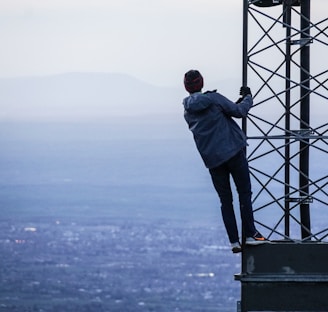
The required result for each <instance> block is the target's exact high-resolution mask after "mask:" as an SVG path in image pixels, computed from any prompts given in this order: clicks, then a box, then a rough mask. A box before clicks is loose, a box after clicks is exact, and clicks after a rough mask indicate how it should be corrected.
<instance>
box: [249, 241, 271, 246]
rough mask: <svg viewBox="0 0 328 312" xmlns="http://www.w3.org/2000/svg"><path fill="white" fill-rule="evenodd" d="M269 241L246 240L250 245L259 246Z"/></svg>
mask: <svg viewBox="0 0 328 312" xmlns="http://www.w3.org/2000/svg"><path fill="white" fill-rule="evenodd" d="M268 243H269V241H267V240H263V241H251V242H246V245H250V246H257V245H262V244H268Z"/></svg>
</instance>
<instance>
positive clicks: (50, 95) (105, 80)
mask: <svg viewBox="0 0 328 312" xmlns="http://www.w3.org/2000/svg"><path fill="white" fill-rule="evenodd" d="M185 95H186V94H185V91H184V90H183V88H181V89H179V88H166V87H158V86H154V85H151V84H148V83H146V82H143V81H140V80H138V79H136V78H133V77H131V76H128V75H123V74H111V73H67V74H60V75H53V76H44V77H24V78H8V79H4V78H3V79H0V120H16V119H18V120H22V119H23V120H35V119H37V120H38V119H41V120H49V119H50V120H57V119H59V120H63V119H64V120H71V119H72V120H78V119H99V118H107V117H115V116H141V115H154V114H155V115H163V114H165V115H175V114H182V106H181V101H182V98H183V97H184V96H185ZM180 116H181V115H180Z"/></svg>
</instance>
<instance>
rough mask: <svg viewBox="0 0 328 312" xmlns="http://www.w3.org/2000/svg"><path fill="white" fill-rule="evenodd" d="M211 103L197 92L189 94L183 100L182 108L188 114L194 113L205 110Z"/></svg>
mask: <svg viewBox="0 0 328 312" xmlns="http://www.w3.org/2000/svg"><path fill="white" fill-rule="evenodd" d="M211 104H212V101H211V100H210V98H209V97H207V96H206V95H205V94H203V93H201V92H198V93H194V94H191V95H190V96H188V97H186V98H185V99H184V100H183V106H184V108H185V110H186V111H187V112H189V113H196V112H200V111H203V110H205V109H207V108H208V107H209V106H210V105H211Z"/></svg>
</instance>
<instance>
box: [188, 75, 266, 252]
mask: <svg viewBox="0 0 328 312" xmlns="http://www.w3.org/2000/svg"><path fill="white" fill-rule="evenodd" d="M184 85H185V89H186V90H187V91H188V92H189V94H190V95H189V96H188V97H186V98H185V99H184V100H183V106H184V109H185V111H184V117H185V120H186V122H187V123H188V126H189V129H190V130H191V132H192V133H193V136H194V140H195V143H196V146H197V149H198V151H199V153H200V155H201V157H202V159H203V161H204V164H205V166H206V167H207V168H208V169H209V172H210V175H211V178H212V182H213V185H214V188H215V190H216V191H217V193H218V195H219V197H220V200H221V212H222V217H223V222H224V224H225V228H226V231H227V234H228V237H229V241H230V243H231V249H232V252H234V253H237V252H241V250H242V249H241V245H240V242H239V235H238V227H237V222H236V217H235V213H234V209H233V203H232V200H233V198H232V192H231V185H230V175H231V176H232V178H233V180H234V183H235V185H236V188H237V192H238V196H239V204H240V213H241V219H242V225H243V230H244V234H245V237H246V244H248V245H258V244H263V243H265V242H266V239H265V238H264V237H263V236H262V235H261V234H260V233H259V232H258V231H257V230H256V228H255V225H254V217H253V208H252V202H251V197H252V191H251V182H250V175H249V169H248V162H247V159H246V155H245V147H246V145H247V143H246V136H245V134H244V132H243V131H242V130H241V129H240V127H239V126H238V125H237V123H236V122H235V121H234V120H233V119H232V117H235V118H242V117H246V116H247V113H248V111H249V109H250V108H251V106H252V104H253V99H252V95H251V91H250V89H249V88H248V87H242V88H241V90H240V92H241V96H242V97H241V98H240V99H239V100H238V101H237V103H238V104H237V103H234V102H232V101H230V100H228V99H227V98H225V97H224V96H223V95H221V94H219V93H217V92H216V90H214V91H210V92H209V91H207V92H205V93H202V88H203V85H204V81H203V77H202V75H201V74H200V72H199V71H198V70H190V71H188V72H187V73H186V74H185V76H184Z"/></svg>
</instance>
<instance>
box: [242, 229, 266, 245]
mask: <svg viewBox="0 0 328 312" xmlns="http://www.w3.org/2000/svg"><path fill="white" fill-rule="evenodd" d="M267 242H268V240H267V239H265V238H264V237H263V236H262V235H261V234H260V233H259V232H256V233H255V235H254V236H253V237H247V238H246V245H261V244H265V243H267Z"/></svg>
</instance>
